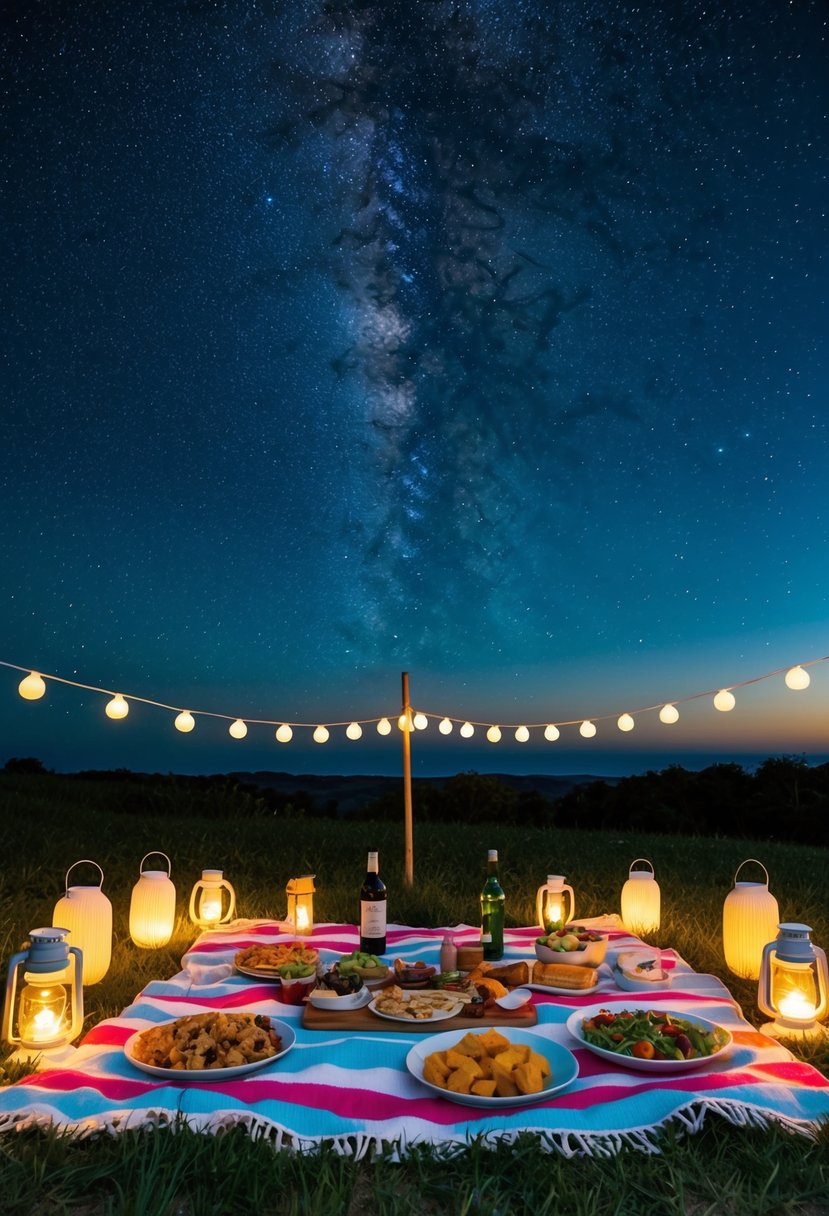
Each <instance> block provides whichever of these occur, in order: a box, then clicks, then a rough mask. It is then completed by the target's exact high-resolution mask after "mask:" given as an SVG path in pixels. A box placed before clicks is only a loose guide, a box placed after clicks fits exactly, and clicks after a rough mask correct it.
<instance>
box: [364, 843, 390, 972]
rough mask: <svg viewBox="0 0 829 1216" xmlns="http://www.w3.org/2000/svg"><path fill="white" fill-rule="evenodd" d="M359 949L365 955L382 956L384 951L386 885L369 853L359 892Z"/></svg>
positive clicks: (375, 857)
mask: <svg viewBox="0 0 829 1216" xmlns="http://www.w3.org/2000/svg"><path fill="white" fill-rule="evenodd" d="M360 949H361V950H362V951H363V952H364V953H365V954H383V953H385V949H386V884H385V883H384V882H383V880H382V878H381V877H380V873H379V866H378V864H377V854H376V853H369V855H368V864H367V866H366V876H365V878H364V879H363V886H362V890H361V891H360Z"/></svg>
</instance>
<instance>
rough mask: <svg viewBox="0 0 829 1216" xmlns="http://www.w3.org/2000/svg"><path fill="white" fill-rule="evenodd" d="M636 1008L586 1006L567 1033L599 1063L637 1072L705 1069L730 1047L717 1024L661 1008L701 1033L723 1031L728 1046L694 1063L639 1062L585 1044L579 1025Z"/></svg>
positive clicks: (608, 1003) (613, 1002) (609, 1003)
mask: <svg viewBox="0 0 829 1216" xmlns="http://www.w3.org/2000/svg"><path fill="white" fill-rule="evenodd" d="M636 1008H641V1006H637V1005H636V1002H635V1001H631V1000H624V1001H623V1000H621V999H620V998H619V997H616V998H609V999H607V1000H604V1001H601V1002H600V1003H599V1004H597V1005H588V1006H587V1008H586V1009H577V1010H576V1011H575V1012H574V1013H571V1014H570V1016H569V1018H568V1019H567V1022H566V1025H567V1030H568V1031H569V1033H570V1034H571V1035H572V1036H573V1038H574V1039H575V1040H576V1041H577V1042H578V1043H579V1045H580V1046H581V1047H586V1048H587V1050H588V1051H592V1052H593V1054H594V1055H597V1056H599V1057H600V1058H601V1059H602V1060H607V1061H609V1062H610V1063H611V1064H620V1065H621V1066H622V1067H623V1068H632V1069H634V1070H635V1071H636V1072H650V1073H661V1072H691V1071H692V1070H693V1069H695V1068H704V1067H705V1065H706V1064H711V1063H718V1062H719V1061H720V1060H721V1059H722V1057H723V1055H724V1054H725V1053H726V1052H727V1051H728V1049H729V1048H730V1046H731V1035H730V1034H729V1032H728V1031H727V1030H724V1029H723V1027H722V1026H719V1027H718V1026H717V1024H716V1022H709V1021H708V1019H707V1018H701V1017H698V1016H697V1015H696V1014H695V1013H684V1012H682V1011H680V1010H678V1009H664V1008H663V1007H662V1006H661V1005H659V1006H657V1009H658V1012H659V1013H668V1014H670V1015H671V1017H674V1018H681V1019H682V1020H683V1021H684V1022H691V1023H692V1024H693V1025H694V1026H699V1028H700V1029H701V1030H715V1029H719V1030H722V1031H723V1033H724V1034H726V1035H728V1039H727V1042H725V1043H724V1044H723V1045H722V1047H721V1048H720V1049H719V1051H715V1052H714V1054H713V1055H710V1056H695V1057H694V1059H693V1060H640V1059H638V1058H637V1057H636V1056H623V1055H619V1053H618V1052H616V1051H608V1050H607V1048H605V1047H597V1046H595V1044H593V1043H588V1041H587V1039H586V1038H585V1037H584V1031H583V1029H582V1022H583V1021H584V1019H585V1018H592V1017H593V1016H594V1015H595V1014H597V1013H600V1012H601V1011H602V1010H603V1009H606V1010H607V1011H608V1013H621V1012H622V1010H623V1009H630V1010H632V1011H633V1010H635V1009H636Z"/></svg>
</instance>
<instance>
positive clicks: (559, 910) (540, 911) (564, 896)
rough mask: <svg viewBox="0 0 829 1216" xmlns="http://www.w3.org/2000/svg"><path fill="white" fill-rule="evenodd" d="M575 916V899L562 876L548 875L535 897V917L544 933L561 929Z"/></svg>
mask: <svg viewBox="0 0 829 1216" xmlns="http://www.w3.org/2000/svg"><path fill="white" fill-rule="evenodd" d="M565 909H566V910H565ZM575 915H576V897H575V895H574V894H573V888H572V887H569V886H568V885H567V879H566V878H565V877H564V875H563V874H548V875H547V881H546V883H545V884H544V886H543V887H539V888H538V891H537V892H536V896H535V917H536V920H537V922H538V924H539V925H541V928H542V930H543V931H545V932H550V931H551V930H553V929H563V928H564V926H565V925H566V924H567V922H568V921H571V920H572V919H573V917H574V916H575Z"/></svg>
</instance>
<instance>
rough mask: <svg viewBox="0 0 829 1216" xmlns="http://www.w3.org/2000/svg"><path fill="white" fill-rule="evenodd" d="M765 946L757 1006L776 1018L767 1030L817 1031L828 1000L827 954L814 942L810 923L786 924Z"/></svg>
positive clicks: (804, 1032) (773, 1031) (776, 1031)
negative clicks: (811, 937) (773, 939)
mask: <svg viewBox="0 0 829 1216" xmlns="http://www.w3.org/2000/svg"><path fill="white" fill-rule="evenodd" d="M779 930H780V931H779V933H778V935H777V940H776V941H773V942H768V943H767V944H766V946H765V948H764V950H763V958H762V963H761V966H760V984H759V987H758V992H757V1007H758V1008H759V1009H760V1010H762V1012H763V1013H768V1014H770V1015H771V1016H772V1017H773V1018H774V1022H772V1023H771V1024H770V1025H765V1026H763V1030H764V1031H765V1032H766V1033H767V1034H783V1035H786V1034H789V1035H791V1034H793V1033H795V1034H797V1033H800V1034H803V1035H809V1034H815V1033H817V1032H818V1031H819V1027H818V1025H817V1023H818V1022H819V1021H820V1019H821V1018H822V1017H823V1016H824V1014H825V1013H826V1009H827V1001H829V972H827V968H826V955H825V954H824V952H823V951H822V950H821V949H819V947H817V946H814V945H812V942H811V940H810V938H809V934H810V933H811V932H812V930H811V928H810V927H809V926H808V925H800V924H783V925H780V926H779Z"/></svg>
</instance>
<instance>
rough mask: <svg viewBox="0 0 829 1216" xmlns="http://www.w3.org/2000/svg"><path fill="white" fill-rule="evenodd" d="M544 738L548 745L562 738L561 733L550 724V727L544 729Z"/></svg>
mask: <svg viewBox="0 0 829 1216" xmlns="http://www.w3.org/2000/svg"><path fill="white" fill-rule="evenodd" d="M544 738H545V739H546V740H547V742H548V743H555V741H556V739H560V738H561V731H560V730H559V729H558V727H557V726H553V724H552V723H550V724H549V726H545V727H544Z"/></svg>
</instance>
